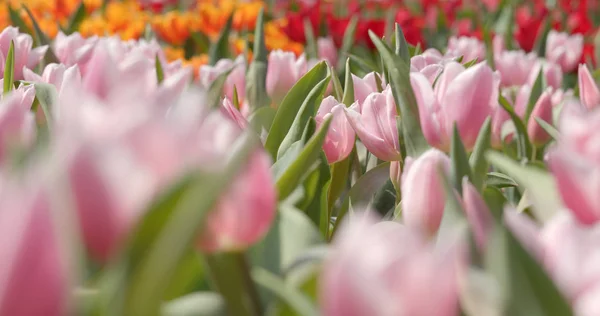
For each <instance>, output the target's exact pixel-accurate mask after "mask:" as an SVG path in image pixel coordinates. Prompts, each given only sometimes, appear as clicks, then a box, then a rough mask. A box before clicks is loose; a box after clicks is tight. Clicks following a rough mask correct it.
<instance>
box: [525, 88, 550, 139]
mask: <svg viewBox="0 0 600 316" xmlns="http://www.w3.org/2000/svg"><path fill="white" fill-rule="evenodd" d="M550 91H551V88H548V89H547V90H546V91H544V92H543V93H542V95H541V96H540V98H539V99H538V100H537V101H536V102H535V105H534V106H533V111H532V112H531V117H530V118H529V122H527V134H528V135H529V139H530V140H531V142H532V143H533V144H534V145H537V146H541V145H543V144H545V143H547V142H548V141H550V139H551V138H552V137H551V136H550V135H549V134H548V133H547V132H546V130H545V129H543V128H542V127H541V126H540V125H539V123H538V122H537V121H536V120H535V119H536V118H539V119H541V120H543V121H545V122H546V123H548V124H552V109H553V104H552V94H551V93H550Z"/></svg>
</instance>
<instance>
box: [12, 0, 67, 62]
mask: <svg viewBox="0 0 600 316" xmlns="http://www.w3.org/2000/svg"><path fill="white" fill-rule="evenodd" d="M21 6H22V8H23V10H25V12H27V15H28V16H29V18H30V19H31V23H32V24H33V29H34V31H35V39H36V43H37V45H36V46H43V45H48V46H49V47H48V50H47V51H46V56H45V57H44V62H45V64H52V63H56V64H59V63H60V61H59V60H58V58H57V57H56V55H55V54H54V52H53V51H52V47H51V45H50V44H51V41H50V39H49V38H48V36H47V35H46V34H45V33H44V31H42V29H41V28H40V26H39V25H38V23H37V21H36V20H35V18H34V17H33V14H32V13H31V11H29V8H27V6H25V5H24V4H21Z"/></svg>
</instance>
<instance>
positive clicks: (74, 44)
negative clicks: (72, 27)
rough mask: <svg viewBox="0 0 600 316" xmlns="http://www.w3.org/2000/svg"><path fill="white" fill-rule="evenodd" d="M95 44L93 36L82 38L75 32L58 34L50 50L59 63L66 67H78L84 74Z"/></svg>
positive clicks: (95, 40) (96, 40) (96, 39)
mask: <svg viewBox="0 0 600 316" xmlns="http://www.w3.org/2000/svg"><path fill="white" fill-rule="evenodd" d="M97 42H98V37H95V36H94V37H89V38H83V37H82V36H81V34H79V33H77V32H75V33H73V34H70V35H65V34H64V33H63V32H58V34H57V35H56V38H55V39H54V41H53V43H52V49H53V51H54V53H55V54H56V57H57V58H58V60H59V61H60V62H61V63H63V64H65V65H66V66H73V65H78V66H79V68H80V69H81V70H82V72H85V68H86V64H87V62H88V61H89V59H90V57H91V56H92V53H93V51H94V48H95V46H96V43H97Z"/></svg>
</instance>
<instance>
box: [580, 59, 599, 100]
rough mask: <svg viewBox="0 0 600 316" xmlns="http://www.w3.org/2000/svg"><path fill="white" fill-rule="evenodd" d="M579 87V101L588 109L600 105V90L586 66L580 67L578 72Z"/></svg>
mask: <svg viewBox="0 0 600 316" xmlns="http://www.w3.org/2000/svg"><path fill="white" fill-rule="evenodd" d="M577 76H578V80H579V81H578V85H579V99H580V100H581V103H582V104H583V105H585V106H586V107H587V108H588V109H592V108H595V107H597V106H599V105H600V89H598V86H597V85H596V81H595V80H594V77H592V74H590V71H589V70H588V68H587V66H586V65H579V71H578V72H577Z"/></svg>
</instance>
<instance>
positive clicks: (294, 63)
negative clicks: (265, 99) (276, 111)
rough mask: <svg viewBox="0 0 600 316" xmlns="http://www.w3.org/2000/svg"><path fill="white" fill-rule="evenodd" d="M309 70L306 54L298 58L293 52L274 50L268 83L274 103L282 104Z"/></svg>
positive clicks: (270, 59) (268, 73) (271, 56)
mask: <svg viewBox="0 0 600 316" xmlns="http://www.w3.org/2000/svg"><path fill="white" fill-rule="evenodd" d="M307 70H308V69H307V62H306V58H305V57H304V55H302V56H300V57H298V58H296V55H294V53H292V52H284V51H281V50H275V51H272V52H271V53H270V54H269V62H268V70H267V82H266V85H267V93H268V94H269V96H270V97H271V100H273V103H275V104H276V105H279V104H281V101H283V98H284V97H285V96H286V95H287V93H288V92H289V91H290V89H291V88H292V87H293V86H294V84H295V83H296V82H297V81H298V80H299V79H300V78H301V77H302V76H303V75H304V74H305V73H306V71H307Z"/></svg>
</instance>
